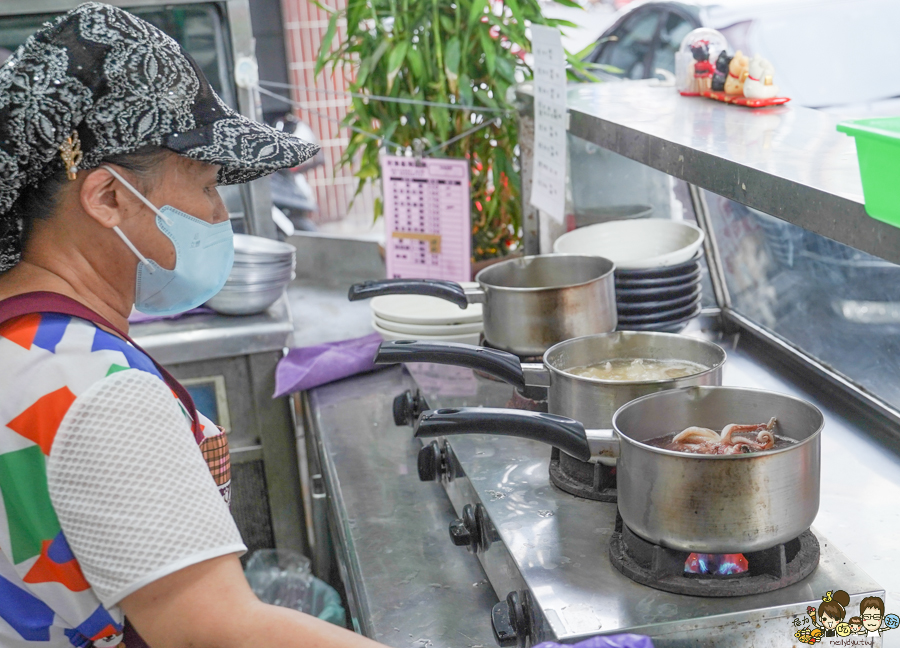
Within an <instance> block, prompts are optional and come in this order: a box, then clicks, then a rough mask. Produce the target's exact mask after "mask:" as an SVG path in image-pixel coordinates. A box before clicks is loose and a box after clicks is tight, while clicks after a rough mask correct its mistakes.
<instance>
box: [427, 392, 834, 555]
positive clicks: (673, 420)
mask: <svg viewBox="0 0 900 648" xmlns="http://www.w3.org/2000/svg"><path fill="white" fill-rule="evenodd" d="M773 416H774V417H775V418H776V419H777V425H776V428H775V433H776V435H777V436H781V437H787V438H789V439H791V440H792V441H793V443H791V444H790V445H788V446H785V447H783V448H780V449H776V450H770V451H764V452H753V453H747V454H735V455H699V454H689V453H684V452H676V451H673V450H665V449H662V448H659V447H655V446H651V445H647V444H646V443H644V442H645V441H648V440H650V439H653V438H656V437H660V436H663V435H666V434H672V433H675V432H680V431H681V430H683V429H685V428H687V427H690V426H699V427H706V428H710V429H713V430H721V429H722V428H723V427H725V426H726V425H728V424H730V423H759V422H766V421H768V420H769V419H770V418H771V417H773ZM824 421H825V420H824V417H823V416H822V413H821V412H820V411H819V410H818V409H817V408H816V407H815V406H813V405H811V404H810V403H807V402H806V401H803V400H800V399H799V398H794V397H792V396H787V395H784V394H778V393H775V392H769V391H762V390H756V389H744V388H737V387H686V388H682V389H676V390H670V391H664V392H659V393H655V394H650V395H648V396H643V397H641V398H638V399H636V400H634V401H632V402H630V403H628V404H627V405H624V406H623V407H621V408H620V409H619V410H618V411H617V412H616V414H615V416H614V417H613V427H614V430H615V434H616V437H617V440H618V443H619V461H618V467H617V471H616V472H617V480H618V483H617V488H618V505H619V513H620V514H621V515H622V520H623V521H624V523H625V524H626V525H627V526H628V527H629V528H630V529H631V530H632V531H634V532H635V533H636V534H637V535H639V536H640V537H642V538H644V539H645V540H647V541H649V542H653V543H656V544H658V545H661V546H663V547H668V548H672V549H677V550H679V551H691V552H700V553H739V552H741V553H742V552H751V551H759V550H762V549H767V548H770V547H773V546H775V545H777V544H780V543H783V542H787V541H788V540H791V539H793V538H796V537H797V536H799V535H800V534H801V533H802V532H804V531H806V530H807V529H808V528H809V527H810V525H811V524H812V522H813V520H814V519H815V517H816V513H817V512H818V510H819V482H820V433H821V431H822V427H823V425H824ZM470 433H478V434H500V435H507V436H518V437H524V438H528V439H534V440H536V441H542V442H544V443H549V444H550V445H554V446H555V447H558V448H560V449H561V450H563V451H564V452H567V453H568V454H570V455H572V456H574V457H576V458H578V459H582V460H586V459H587V458H588V457H590V456H592V455H595V454H596V450H594V449H592V447H591V442H590V437H591V434H592V431H590V430H587V431H586V430H585V428H584V426H583V425H582V424H581V423H579V422H578V421H575V420H573V419H569V418H566V417H562V416H557V415H553V414H540V413H536V412H526V411H521V410H504V409H485V408H458V409H443V410H431V411H428V412H424V413H423V414H422V415H421V416H420V417H419V420H418V422H417V426H416V436H418V437H431V436H445V435H452V434H470Z"/></svg>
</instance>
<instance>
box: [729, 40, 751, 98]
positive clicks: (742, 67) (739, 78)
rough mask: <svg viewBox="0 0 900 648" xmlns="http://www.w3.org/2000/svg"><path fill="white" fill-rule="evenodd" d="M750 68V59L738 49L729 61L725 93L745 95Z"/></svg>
mask: <svg viewBox="0 0 900 648" xmlns="http://www.w3.org/2000/svg"><path fill="white" fill-rule="evenodd" d="M749 68H750V59H749V58H747V55H746V54H744V53H743V52H741V50H738V51H737V52H735V53H734V56H733V57H732V59H731V61H730V62H729V63H728V78H726V79H725V94H729V95H743V94H744V81H745V80H746V79H747V72H748V69H749Z"/></svg>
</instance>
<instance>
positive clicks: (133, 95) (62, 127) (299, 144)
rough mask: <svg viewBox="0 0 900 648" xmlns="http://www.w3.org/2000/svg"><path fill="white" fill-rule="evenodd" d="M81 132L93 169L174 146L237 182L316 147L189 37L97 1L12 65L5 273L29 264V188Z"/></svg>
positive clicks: (4, 131)
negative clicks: (20, 212) (258, 113)
mask: <svg viewBox="0 0 900 648" xmlns="http://www.w3.org/2000/svg"><path fill="white" fill-rule="evenodd" d="M73 131H74V132H75V133H77V135H78V139H79V140H80V142H81V151H82V153H83V159H82V160H81V162H80V164H79V168H80V169H92V168H95V167H97V166H99V165H100V163H101V162H102V161H103V160H104V159H105V158H107V157H109V156H113V155H120V154H124V153H131V152H134V151H136V150H138V149H140V148H142V147H144V146H148V145H153V146H162V147H165V148H167V149H170V150H172V151H175V152H176V153H179V154H180V155H184V156H185V157H188V158H192V159H195V160H200V161H202V162H208V163H209V164H216V165H221V167H222V169H221V171H220V172H219V182H220V183H221V184H237V183H242V182H248V181H250V180H254V179H256V178H260V177H262V176H265V175H268V174H270V173H273V172H275V171H277V170H279V169H284V168H289V167H293V166H296V165H298V164H300V163H301V162H303V161H305V160H307V159H309V158H310V157H312V156H313V155H315V154H316V153H317V152H318V147H317V146H316V145H314V144H309V143H307V142H304V141H302V140H300V139H298V138H296V137H294V136H293V135H290V134H287V133H282V132H279V131H276V130H274V129H273V128H270V127H268V126H266V125H265V124H261V123H259V122H255V121H253V120H250V119H247V118H246V117H244V116H242V115H240V114H238V113H236V112H235V111H234V110H232V109H231V108H230V107H228V106H227V105H226V104H225V102H223V101H222V100H221V99H220V98H219V96H218V95H217V94H216V93H215V91H214V90H213V89H212V87H211V86H210V84H209V81H207V79H206V77H205V76H204V75H203V72H202V71H201V70H200V68H199V67H198V66H197V64H196V63H195V62H194V60H193V59H192V58H191V57H190V56H189V55H188V54H187V53H186V52H185V51H184V50H183V49H182V48H181V46H180V45H178V43H176V42H175V41H174V40H172V39H171V38H170V37H169V36H167V35H166V34H164V33H163V32H162V31H160V30H159V29H157V28H156V27H154V26H153V25H151V24H149V23H147V22H145V21H143V20H141V19H140V18H137V17H136V16H134V15H132V14H130V13H128V12H126V11H123V10H122V9H118V8H116V7H112V6H109V5H106V4H101V3H99V2H88V3H85V4H82V5H80V6H78V7H77V8H75V9H73V10H72V11H70V12H69V13H67V14H65V15H63V16H60V17H59V18H58V19H57V20H56V21H55V22H54V23H52V24H50V23H48V24H47V25H46V26H45V27H44V28H43V29H41V30H40V31H38V32H36V33H35V34H33V35H32V36H31V37H30V38H29V39H28V40H27V41H26V42H25V44H24V45H22V46H21V47H20V48H19V49H18V50H17V51H16V52H15V54H13V56H11V57H10V58H9V59H8V60H7V62H6V63H5V64H4V65H3V66H2V67H0V272H3V271H5V270H7V269H9V268H11V267H12V266H13V265H15V264H16V263H18V260H19V258H20V254H21V251H20V239H21V233H22V223H21V222H19V221H18V219H17V218H16V217H15V216H14V215H13V214H11V213H10V208H11V207H12V206H13V204H14V203H15V202H16V199H17V198H18V197H19V195H20V194H21V192H22V190H23V189H24V188H25V187H26V186H28V185H31V184H35V183H38V182H40V181H41V180H43V179H44V178H46V177H48V176H50V175H52V174H53V173H56V172H58V171H60V170H61V169H62V168H63V161H62V158H61V156H60V152H61V149H62V147H64V145H65V143H66V142H67V141H68V140H69V138H70V137H71V136H72V134H73Z"/></svg>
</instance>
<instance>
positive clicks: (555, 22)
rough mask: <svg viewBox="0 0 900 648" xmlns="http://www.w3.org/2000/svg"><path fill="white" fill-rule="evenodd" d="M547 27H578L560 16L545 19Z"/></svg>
mask: <svg viewBox="0 0 900 648" xmlns="http://www.w3.org/2000/svg"><path fill="white" fill-rule="evenodd" d="M547 25H548V26H549V27H568V28H569V29H578V25H576V24H575V23H573V22H572V21H571V20H563V19H561V18H551V19H549V20H548V21H547Z"/></svg>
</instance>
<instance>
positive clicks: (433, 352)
mask: <svg viewBox="0 0 900 648" xmlns="http://www.w3.org/2000/svg"><path fill="white" fill-rule="evenodd" d="M395 362H435V363H437V364H446V365H455V366H457V367H467V368H469V369H475V370H477V371H482V372H484V373H486V374H489V375H491V376H494V377H496V378H499V379H500V380H502V381H503V382H505V383H508V384H510V385H513V386H514V387H517V388H518V389H525V374H524V373H523V372H522V363H521V362H520V361H519V358H518V357H517V356H514V355H513V354H512V353H507V352H506V351H499V350H497V349H488V348H487V347H479V346H473V345H471V344H459V343H458V342H416V341H415V340H399V341H391V342H382V343H381V346H379V347H378V353H376V354H375V364H393V363H395Z"/></svg>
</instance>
